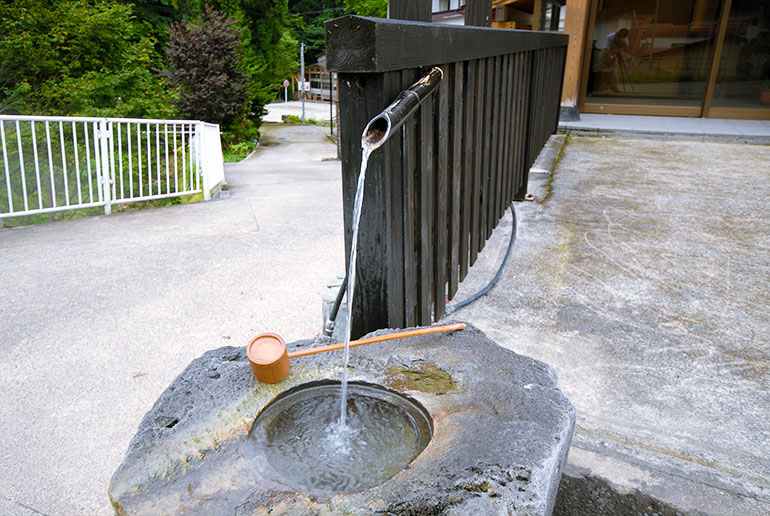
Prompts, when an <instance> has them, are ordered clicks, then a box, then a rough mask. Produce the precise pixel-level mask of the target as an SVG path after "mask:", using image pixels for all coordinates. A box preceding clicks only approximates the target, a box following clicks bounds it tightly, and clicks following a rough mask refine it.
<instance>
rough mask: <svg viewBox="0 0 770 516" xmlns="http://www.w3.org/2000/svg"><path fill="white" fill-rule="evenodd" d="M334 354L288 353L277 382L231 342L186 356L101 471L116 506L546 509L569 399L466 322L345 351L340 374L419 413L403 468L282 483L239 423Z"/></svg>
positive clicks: (560, 461)
mask: <svg viewBox="0 0 770 516" xmlns="http://www.w3.org/2000/svg"><path fill="white" fill-rule="evenodd" d="M377 333H382V332H377ZM327 343H328V342H327V341H326V340H324V339H317V340H308V341H300V342H296V343H293V344H289V346H288V347H289V350H290V351H292V350H294V349H298V348H301V347H304V346H315V345H323V344H327ZM341 362H342V360H341V352H330V353H321V354H316V355H312V356H308V357H303V358H300V359H295V360H294V361H293V362H292V366H291V371H290V372H289V375H288V376H287V377H286V378H285V379H284V380H283V381H282V382H280V383H277V384H273V385H265V384H258V383H257V382H256V381H255V380H254V378H253V376H252V373H251V370H250V367H249V362H248V360H247V358H246V354H245V350H244V348H234V347H223V348H219V349H215V350H212V351H209V352H207V353H205V354H204V355H203V356H201V357H200V358H197V359H195V360H194V361H193V362H192V363H191V364H190V365H189V366H188V367H187V368H186V369H185V370H184V371H183V372H182V373H181V374H180V375H179V377H177V378H176V379H175V380H174V382H173V383H172V384H171V385H170V386H169V387H168V388H167V389H166V391H165V392H164V393H163V394H162V395H161V396H160V398H159V399H158V401H157V402H156V403H155V405H154V406H153V408H152V409H151V410H150V411H149V412H148V413H147V414H146V415H145V417H144V419H143V420H142V422H141V424H140V425H139V429H138V431H137V433H136V435H135V436H134V438H133V439H132V441H131V443H130V445H129V448H128V451H127V453H126V456H125V458H124V460H123V463H122V464H121V465H120V467H119V468H118V470H117V471H116V472H115V474H114V476H113V478H112V481H111V482H110V486H109V495H110V498H111V501H112V504H113V507H114V508H115V511H116V513H117V514H120V515H157V514H185V515H213V514H233V515H239V516H240V515H255V516H256V515H267V514H270V515H305V514H308V515H310V514H313V515H315V514H317V515H423V514H424V515H439V514H440V515H458V516H459V515H470V514H473V515H510V514H517V515H518V514H522V515H549V514H551V511H552V510H553V505H554V499H555V496H556V491H557V488H558V485H559V480H560V477H561V471H562V467H563V466H564V463H565V460H566V457H567V451H568V449H569V445H570V441H571V438H572V431H573V426H574V421H575V414H574V409H573V407H572V405H571V404H570V402H569V401H568V400H567V399H566V398H565V397H564V395H563V394H562V393H561V391H560V390H559V388H558V384H557V379H556V375H555V373H554V371H553V370H552V369H551V368H550V367H549V366H548V365H546V364H544V363H542V362H538V361H536V360H534V359H531V358H528V357H525V356H522V355H518V354H516V353H514V352H512V351H509V350H507V349H504V348H502V347H500V346H498V345H497V344H495V343H494V342H492V341H491V340H489V339H487V338H486V337H485V335H484V334H483V333H482V332H481V331H479V330H478V329H476V328H473V327H472V326H469V327H468V329H466V330H464V331H461V332H456V333H451V334H441V335H432V336H425V337H416V338H411V339H405V340H397V341H391V342H387V343H381V344H372V345H368V346H362V347H359V348H355V349H354V350H352V352H351V359H350V370H349V372H350V379H351V381H356V382H363V383H368V384H376V385H381V386H385V387H387V388H388V389H390V390H393V391H397V392H398V393H402V394H404V395H406V396H407V397H409V398H412V399H414V400H416V401H417V402H419V404H421V405H422V407H424V408H425V409H426V410H427V412H428V413H429V414H430V418H431V419H432V428H433V436H432V439H431V440H430V442H429V443H428V444H427V447H425V449H424V450H423V451H422V453H420V454H419V455H418V456H417V457H416V458H415V459H414V460H413V461H412V463H411V464H410V465H409V466H408V467H406V468H405V469H403V470H401V471H399V472H398V473H396V474H395V475H393V476H392V477H390V478H389V479H387V480H385V481H384V482H383V483H381V484H379V485H376V486H374V487H371V488H369V489H366V490H363V491H360V492H355V493H350V494H336V493H332V492H327V493H320V494H319V493H317V492H314V493H307V492H303V491H302V490H301V489H299V490H298V489H297V488H296V487H292V485H291V482H290V481H287V479H285V478H282V477H281V475H280V474H278V473H277V472H276V470H275V469H274V468H272V467H270V465H269V464H267V463H265V461H264V460H262V459H260V454H259V453H255V452H254V449H253V446H254V445H253V442H252V441H253V439H250V438H249V431H250V429H251V427H252V424H253V422H254V420H255V417H256V416H257V414H258V413H259V412H260V411H261V410H262V409H263V408H264V407H266V406H267V405H268V404H269V403H270V402H271V400H273V399H274V398H275V397H276V396H278V395H279V394H281V393H282V392H285V391H287V390H289V389H292V388H294V387H297V386H300V385H302V384H306V383H309V382H316V381H321V380H326V379H338V378H339V377H340V376H341Z"/></svg>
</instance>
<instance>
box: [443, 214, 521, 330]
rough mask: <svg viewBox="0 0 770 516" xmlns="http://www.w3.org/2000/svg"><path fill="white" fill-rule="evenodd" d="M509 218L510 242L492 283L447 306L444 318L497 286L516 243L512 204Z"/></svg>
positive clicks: (514, 217)
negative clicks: (511, 218) (510, 222)
mask: <svg viewBox="0 0 770 516" xmlns="http://www.w3.org/2000/svg"><path fill="white" fill-rule="evenodd" d="M511 216H512V217H513V225H512V227H511V241H510V242H508V250H507V251H506V252H505V258H503V263H502V264H500V268H499V269H498V270H497V274H495V277H494V278H492V281H490V282H489V284H488V285H487V286H486V287H484V288H483V289H481V290H479V291H478V292H476V293H475V294H473V295H472V296H470V297H469V298H467V299H464V300H462V301H460V302H459V303H453V304H450V305H449V306H447V308H446V314H445V316H444V317H446V316H447V315H449V314H451V313H452V312H454V311H455V310H458V309H460V308H462V307H464V306H466V305H469V304H471V303H473V302H474V301H476V300H477V299H478V298H480V297H481V296H483V295H485V294H486V293H487V292H489V291H490V290H492V287H494V286H495V285H496V284H497V282H498V281H500V278H501V277H502V275H503V271H504V270H505V267H506V265H508V260H510V259H511V251H513V244H514V243H515V242H516V209H515V208H514V207H513V203H511Z"/></svg>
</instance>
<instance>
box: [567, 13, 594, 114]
mask: <svg viewBox="0 0 770 516" xmlns="http://www.w3.org/2000/svg"><path fill="white" fill-rule="evenodd" d="M590 7H591V5H590V0H570V1H569V2H567V13H566V14H565V16H564V32H566V33H567V34H568V35H569V45H568V47H567V66H566V68H565V69H564V83H563V84H564V85H563V88H562V95H561V103H562V104H563V105H564V106H567V107H577V102H578V95H579V89H580V71H581V69H582V68H583V52H584V50H585V43H584V42H585V39H586V31H587V30H588V13H589V11H590Z"/></svg>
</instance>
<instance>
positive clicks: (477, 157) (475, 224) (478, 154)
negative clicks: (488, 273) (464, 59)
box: [469, 59, 486, 265]
mask: <svg viewBox="0 0 770 516" xmlns="http://www.w3.org/2000/svg"><path fill="white" fill-rule="evenodd" d="M475 66H476V77H475V81H474V84H475V90H476V91H475V95H476V101H475V110H474V115H475V116H474V122H473V150H472V156H473V164H472V165H471V173H472V174H473V181H472V184H471V188H470V195H471V198H472V201H471V228H470V229H471V231H470V262H469V263H470V265H473V264H474V263H476V258H477V257H478V254H479V230H480V227H481V223H480V221H481V209H480V208H481V199H480V196H481V183H482V177H481V175H482V162H483V160H482V158H483V155H484V149H483V141H482V135H483V132H484V97H485V95H484V81H485V78H486V62H485V60H484V59H479V60H478V61H476V63H475Z"/></svg>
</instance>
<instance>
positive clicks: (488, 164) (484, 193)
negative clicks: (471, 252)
mask: <svg viewBox="0 0 770 516" xmlns="http://www.w3.org/2000/svg"><path fill="white" fill-rule="evenodd" d="M494 73H495V71H494V58H492V57H490V58H487V59H486V69H485V74H484V85H483V87H484V109H483V113H484V123H483V124H482V134H483V139H484V143H483V145H482V149H483V150H482V152H483V153H484V156H483V160H482V169H481V174H482V175H481V218H480V220H479V233H478V235H477V238H478V249H479V251H481V250H483V249H484V246H485V245H486V243H487V228H488V223H489V210H490V209H491V206H490V203H489V194H490V191H489V183H490V178H491V173H492V172H491V170H492V147H493V145H492V140H493V138H492V135H493V134H494V133H493V132H492V131H493V127H492V126H493V121H494V117H493V116H492V115H493V105H494V98H495V97H496V95H495V89H494Z"/></svg>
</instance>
